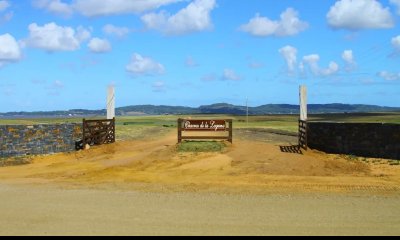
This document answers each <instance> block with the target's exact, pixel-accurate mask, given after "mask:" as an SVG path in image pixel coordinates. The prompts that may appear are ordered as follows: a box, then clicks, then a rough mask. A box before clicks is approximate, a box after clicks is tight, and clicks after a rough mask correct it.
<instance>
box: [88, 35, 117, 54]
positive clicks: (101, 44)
mask: <svg viewBox="0 0 400 240" xmlns="http://www.w3.org/2000/svg"><path fill="white" fill-rule="evenodd" d="M88 47H89V49H90V51H91V52H94V53H106V52H109V51H111V50H112V47H111V44H110V42H109V41H107V40H105V39H100V38H93V39H92V40H90V42H89V44H88Z"/></svg>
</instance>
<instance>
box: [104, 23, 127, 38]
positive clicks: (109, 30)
mask: <svg viewBox="0 0 400 240" xmlns="http://www.w3.org/2000/svg"><path fill="white" fill-rule="evenodd" d="M103 32H104V33H105V34H108V35H114V36H117V37H119V38H122V37H125V36H126V35H128V34H129V33H130V32H131V30H129V28H127V27H117V26H114V25H112V24H107V25H105V26H104V27H103Z"/></svg>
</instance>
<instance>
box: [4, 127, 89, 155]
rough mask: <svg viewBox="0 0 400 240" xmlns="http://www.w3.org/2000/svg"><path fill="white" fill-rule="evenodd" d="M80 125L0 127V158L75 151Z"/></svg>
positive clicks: (80, 133)
mask: <svg viewBox="0 0 400 240" xmlns="http://www.w3.org/2000/svg"><path fill="white" fill-rule="evenodd" d="M81 138H82V124H74V123H68V124H40V125H31V126H26V125H3V126H0V157H14V156H23V155H40V154H52V153H59V152H70V151H74V150H75V142H76V141H77V140H78V139H81Z"/></svg>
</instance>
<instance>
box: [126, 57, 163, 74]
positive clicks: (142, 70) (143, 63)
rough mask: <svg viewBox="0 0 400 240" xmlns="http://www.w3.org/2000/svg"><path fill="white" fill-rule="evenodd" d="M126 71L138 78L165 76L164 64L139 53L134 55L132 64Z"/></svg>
mask: <svg viewBox="0 0 400 240" xmlns="http://www.w3.org/2000/svg"><path fill="white" fill-rule="evenodd" d="M126 70H127V71H128V72H130V73H132V74H134V75H136V76H139V75H155V74H163V73H164V72H165V68H164V66H163V65H162V64H160V63H158V62H156V61H154V60H153V59H151V58H148V57H143V56H141V55H140V54H138V53H134V54H133V56H132V59H131V62H130V63H129V64H128V65H127V66H126Z"/></svg>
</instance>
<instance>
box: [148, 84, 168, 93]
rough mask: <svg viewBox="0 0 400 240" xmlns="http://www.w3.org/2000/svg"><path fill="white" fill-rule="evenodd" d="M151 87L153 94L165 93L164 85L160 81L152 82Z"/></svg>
mask: <svg viewBox="0 0 400 240" xmlns="http://www.w3.org/2000/svg"><path fill="white" fill-rule="evenodd" d="M151 87H152V88H153V92H165V91H166V85H165V83H164V82H162V81H157V82H154V83H153V85H152V86H151Z"/></svg>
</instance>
